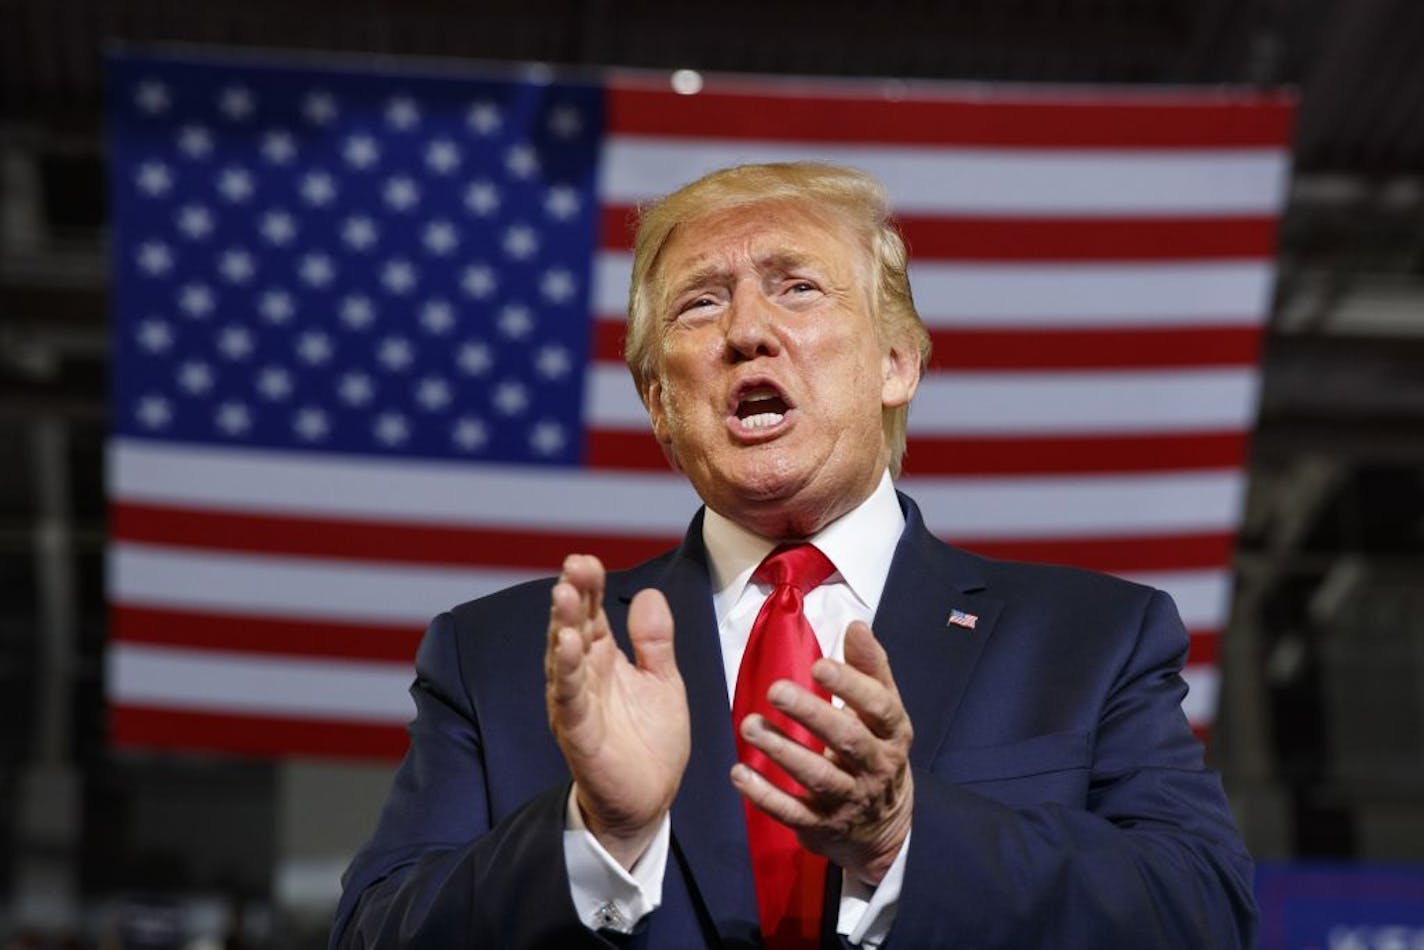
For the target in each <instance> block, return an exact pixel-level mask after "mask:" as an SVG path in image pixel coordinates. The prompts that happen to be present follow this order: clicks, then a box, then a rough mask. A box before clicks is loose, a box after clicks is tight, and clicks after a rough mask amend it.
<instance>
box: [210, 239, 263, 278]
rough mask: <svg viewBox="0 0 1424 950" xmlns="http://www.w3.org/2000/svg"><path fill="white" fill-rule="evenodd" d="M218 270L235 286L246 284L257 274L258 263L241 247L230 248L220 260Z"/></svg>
mask: <svg viewBox="0 0 1424 950" xmlns="http://www.w3.org/2000/svg"><path fill="white" fill-rule="evenodd" d="M218 270H219V271H221V272H222V275H223V277H225V278H227V279H228V280H229V281H231V282H232V283H234V284H245V283H247V282H248V281H249V280H251V279H252V275H253V274H255V273H257V262H256V261H255V260H254V259H253V257H252V255H251V254H250V253H249V252H247V251H245V250H243V249H242V248H240V247H233V248H228V249H227V250H226V251H223V252H222V255H221V256H220V257H219V258H218Z"/></svg>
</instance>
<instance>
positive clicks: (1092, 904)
mask: <svg viewBox="0 0 1424 950" xmlns="http://www.w3.org/2000/svg"><path fill="white" fill-rule="evenodd" d="M901 504H902V506H903V507H904V509H905V514H906V520H907V525H906V528H905V533H904V535H903V537H902V538H901V541H900V544H899V547H898V548H897V550H896V553H895V559H894V561H893V564H892V566H891V570H890V575H889V580H888V582H887V584H886V587H885V591H884V594H883V595H882V597H881V602H880V608H879V611H878V613H877V614H876V618H875V624H874V630H875V634H876V636H877V637H878V638H879V640H880V641H881V643H882V644H884V646H885V649H886V650H887V651H888V653H889V656H890V664H891V668H892V670H893V671H894V675H895V679H896V682H897V684H898V686H899V688H900V693H901V695H902V697H903V699H904V702H905V705H906V708H907V709H908V711H909V714H910V718H911V721H912V723H913V724H914V728H915V738H914V744H913V748H912V749H911V753H910V760H911V764H912V767H913V769H914V776H915V805H914V815H913V833H912V837H911V840H910V848H909V854H908V856H907V863H906V867H905V878H904V885H903V890H902V892H901V895H900V904H899V909H898V913H897V916H896V920H895V924H894V927H893V928H892V930H891V933H890V938H889V942H888V944H887V946H888V947H899V948H904V947H909V948H920V947H938V946H946V947H948V946H954V947H1084V948H1104V947H1171V946H1181V947H1192V948H1201V947H1233V946H1238V945H1249V944H1250V942H1251V939H1252V931H1253V928H1254V918H1255V908H1254V904H1253V901H1252V897H1251V889H1250V887H1251V885H1250V881H1251V862H1250V859H1249V857H1248V856H1247V855H1246V853H1245V851H1244V849H1243V848H1242V845H1241V843H1240V840H1239V838H1238V836H1237V833H1236V830H1235V828H1234V826H1233V824H1232V821H1231V817H1230V815H1229V813H1228V811H1227V806H1226V801H1225V798H1224V796H1223V795H1222V791H1221V786H1220V783H1219V781H1218V779H1217V777H1216V776H1215V775H1214V774H1213V773H1211V772H1209V771H1207V770H1205V769H1204V767H1203V764H1202V751H1201V747H1200V745H1199V744H1198V742H1197V741H1196V739H1195V738H1194V737H1193V736H1192V733H1191V730H1190V728H1189V727H1188V725H1187V722H1186V719H1185V717H1184V716H1183V714H1182V711H1181V706H1180V704H1181V700H1182V697H1183V695H1184V694H1185V686H1184V685H1183V682H1182V680H1181V678H1180V677H1179V675H1178V672H1179V670H1180V668H1181V665H1182V663H1183V661H1184V659H1185V656H1186V649H1187V637H1186V634H1185V631H1184V630H1183V628H1182V623H1181V621H1180V619H1179V618H1178V616H1177V611H1176V609H1175V607H1174V606H1173V605H1172V602H1171V600H1170V599H1169V598H1168V597H1167V596H1166V595H1165V594H1163V593H1161V592H1160V591H1154V590H1152V589H1150V588H1147V587H1142V586H1140V585H1136V584H1131V583H1128V582H1125V581H1121V580H1117V579H1114V578H1110V577H1106V576H1103V575H1099V574H1093V573H1089V572H1085V571H1078V570H1072V569H1067V568H1055V567H1045V566H1040V565H1028V564H1016V563H1009V562H1001V561H993V560H988V559H985V558H980V557H977V556H974V555H971V554H968V553H966V552H963V551H959V550H957V549H954V548H951V547H949V546H947V545H945V544H943V543H942V542H940V541H939V540H937V539H936V538H934V537H933V536H932V535H931V534H930V533H929V532H928V531H927V530H926V529H925V527H924V524H923V522H922V521H921V518H920V515H919V511H918V510H917V509H916V508H915V506H914V504H913V503H912V502H911V501H910V500H909V499H908V498H905V497H904V496H901ZM701 522H702V519H701V515H699V516H698V517H697V518H696V519H694V521H693V523H692V526H691V528H690V529H689V531H688V534H687V538H686V540H685V541H684V542H683V544H682V546H681V547H679V548H678V549H677V550H675V551H672V552H669V553H668V554H666V555H663V556H662V557H659V558H657V559H655V560H653V561H649V562H648V563H646V564H643V565H641V566H639V567H635V568H633V569H631V570H627V571H616V572H612V573H611V574H610V575H609V581H608V587H607V594H606V600H605V608H606V610H607V612H608V617H609V620H610V622H611V624H612V626H613V629H614V630H615V631H616V633H617V636H618V637H619V639H620V640H621V642H622V643H623V646H624V648H625V650H626V649H627V638H626V629H625V622H626V619H627V608H628V602H629V600H630V599H631V597H632V595H633V594H634V593H636V592H637V591H639V590H641V589H642V588H645V587H656V588H658V589H660V590H661V591H663V593H664V594H666V595H667V598H668V601H669V603H670V604H671V605H672V612H673V616H674V617H675V619H676V625H677V629H676V650H677V661H678V666H679V668H680V669H681V671H682V675H683V677H684V679H685V681H686V683H687V698H688V704H689V707H690V710H691V717H692V758H691V762H690V764H689V765H688V769H687V773H686V775H685V776H684V778H683V781H682V786H681V788H680V790H679V792H678V796H677V800H676V802H675V803H674V805H673V808H672V849H671V854H670V856H669V859H668V869H667V874H666V878H665V882H664V887H663V904H662V906H661V907H660V908H659V909H658V910H657V911H655V912H654V913H652V914H651V915H649V917H648V918H646V919H645V922H644V925H643V926H642V927H641V928H640V929H639V932H638V933H637V934H635V936H634V937H633V938H632V939H631V941H630V940H627V939H622V940H619V942H621V943H625V944H626V943H629V942H631V943H634V944H637V945H642V946H648V947H679V948H680V947H700V946H731V947H738V946H740V947H751V946H757V945H759V938H758V931H757V923H756V921H757V912H756V893H755V890H754V888H753V885H752V879H751V871H750V867H749V861H748V857H747V844H746V831H745V826H744V823H743V818H742V805H741V801H740V799H739V797H738V796H737V794H736V792H735V791H734V790H733V788H732V786H731V784H730V781H729V779H728V777H727V773H728V770H729V769H730V767H731V765H732V763H733V759H734V751H733V750H734V745H733V735H732V723H731V715H730V712H729V708H728V701H727V691H726V685H725V678H724V674H723V665H722V656H721V648H720V646H719V643H718V637H717V631H716V622H715V619H714V616H713V609H712V599H711V591H710V587H709V581H708V577H709V574H708V568H707V563H706V553H705V551H704V549H703V546H702V523H701ZM551 585H552V581H550V580H544V581H538V582H533V583H528V584H523V585H520V586H518V587H514V588H511V589H509V590H506V591H503V592H501V593H498V594H495V595H492V596H489V597H484V598H481V599H480V600H476V601H473V602H470V603H467V604H464V605H462V606H460V607H457V608H455V609H454V610H453V611H451V612H450V613H446V614H442V615H441V616H439V617H437V618H436V619H435V621H434V622H433V623H432V624H431V626H430V629H429V631H428V632H427V634H426V636H425V639H424V641H423V642H422V644H421V647H420V651H419V655H418V656H417V658H416V681H415V685H414V686H413V687H412V692H413V694H414V696H415V701H416V708H417V714H416V719H415V721H414V723H413V724H412V725H411V727H410V734H411V744H410V750H409V752H408V753H407V754H406V757H405V760H404V762H403V763H402V764H401V766H400V769H399V771H398V772H397V774H396V778H395V783H394V787H393V789H392V791H391V796H390V800H389V801H388V802H387V804H386V806H385V810H384V812H383V813H382V815H381V819H380V824H379V826H378V828H377V830H376V833H375V835H374V837H373V838H372V840H371V841H370V842H369V843H368V844H367V845H366V846H365V848H364V849H363V850H362V851H361V852H360V853H359V854H358V855H357V857H356V858H355V860H354V861H353V862H352V864H351V867H350V868H349V869H348V871H347V873H346V875H345V877H344V879H343V884H344V894H343V897H342V900H341V905H340V908H339V910H338V912H337V919H336V924H335V927H334V929H333V933H332V941H331V942H332V946H333V947H338V946H340V947H377V946H380V947H394V946H410V947H460V948H467V947H486V946H489V947H495V946H498V947H515V946H550V947H577V946H601V945H604V946H606V945H607V940H606V939H605V937H604V936H602V935H600V934H595V933H593V932H590V931H588V930H587V929H586V928H584V927H583V926H582V925H581V924H580V922H579V920H578V917H577V915H576V914H575V912H574V909H573V905H572V901H571V900H570V898H569V885H568V879H567V875H566V872H565V866H564V860H563V841H562V834H563V828H564V805H565V800H566V797H567V793H568V788H569V775H568V771H567V769H566V767H565V765H564V761H563V758H562V757H561V755H560V753H559V750H558V747H557V746H556V745H555V743H554V741H553V739H552V737H551V736H550V734H549V729H548V725H547V719H546V715H545V709H544V672H543V660H544V643H545V628H546V625H547V622H548V612H549V590H550V587H551ZM956 609H957V610H962V611H964V612H966V613H968V614H972V615H974V616H975V617H977V618H978V620H977V623H976V624H975V626H974V628H973V629H972V630H971V629H965V628H964V627H962V626H958V625H950V624H947V622H946V621H947V618H948V617H949V614H950V612H951V611H952V610H956ZM833 871H834V869H833ZM828 879H829V880H830V882H831V884H832V885H833V886H832V887H831V889H830V894H829V896H828V898H827V905H828V908H830V907H834V906H835V905H836V903H837V902H838V899H839V898H838V891H837V887H836V885H838V882H839V873H832V874H831V875H829V876H828ZM829 917H830V915H829V914H828V919H829ZM828 929H829V928H828ZM615 939H617V938H615ZM827 943H828V944H829V945H834V944H835V938H834V937H833V936H832V937H829V938H828V940H827Z"/></svg>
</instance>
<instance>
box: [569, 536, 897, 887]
mask: <svg viewBox="0 0 1424 950" xmlns="http://www.w3.org/2000/svg"><path fill="white" fill-rule="evenodd" d="M604 578H605V574H604V569H603V565H602V564H601V563H600V562H599V560H598V559H597V558H595V557H592V556H589V555H579V554H575V555H570V556H569V557H568V558H566V559H565V561H564V565H563V570H562V572H561V573H560V575H559V580H558V582H557V583H556V584H555V585H554V589H553V593H552V596H551V606H550V611H549V631H548V647H547V651H546V653H545V661H544V666H545V670H544V672H545V681H546V684H545V699H546V705H547V708H548V714H549V727H550V729H551V730H552V731H553V733H554V738H555V739H556V741H557V742H558V744H559V748H560V749H561V750H562V751H563V755H564V759H565V761H566V762H567V763H568V766H569V771H570V772H571V774H572V775H573V777H574V782H575V785H576V788H577V794H578V804H579V808H580V810H581V812H582V814H583V817H584V820H585V822H586V823H587V825H588V828H589V830H590V831H591V832H592V833H593V834H594V836H595V837H597V838H598V840H599V843H600V844H602V845H603V847H604V848H605V849H606V850H607V851H608V852H609V854H611V855H612V856H613V857H614V859H616V860H617V861H619V862H620V863H621V864H622V865H623V866H624V867H632V865H633V864H634V863H635V862H636V861H637V859H638V858H639V857H640V856H641V855H642V853H643V851H644V850H646V849H647V847H648V845H649V844H650V843H651V841H652V839H653V837H654V835H655V834H656V833H657V830H658V827H659V825H660V824H661V822H662V820H663V816H664V815H666V814H667V811H668V809H669V808H670V807H671V806H672V802H673V799H674V798H675V797H676V795H677V789H678V786H679V784H680V783H681V781H682V775H683V771H684V770H685V769H686V767H687V760H688V755H689V753H690V745H691V740H690V732H689V725H688V711H687V693H686V690H685V689H684V687H683V683H682V675H681V674H680V673H679V672H678V669H677V663H676V659H675V656H674V652H673V627H674V624H673V617H672V612H671V610H670V609H669V608H668V604H667V600H666V598H664V597H663V595H662V594H661V593H660V592H658V591H656V590H643V591H640V592H639V593H638V594H637V596H635V597H634V598H633V602H632V604H631V605H630V606H629V611H628V636H629V639H630V640H631V641H632V644H633V654H634V656H633V661H631V662H630V661H629V660H628V658H627V657H626V656H625V655H624V654H623V652H622V651H621V650H620V649H619V648H618V645H617V643H615V642H614V640H613V636H612V631H611V630H610V629H609V626H608V618H607V616H606V615H605V613H604V611H603V589H604ZM811 673H812V676H813V677H814V678H815V680H816V682H817V683H819V684H820V685H821V686H823V687H825V688H826V689H827V690H828V691H829V692H831V693H832V694H834V695H836V696H839V697H840V699H841V700H842V702H843V703H844V706H842V707H841V708H837V707H835V706H834V705H832V704H831V703H828V702H826V701H825V700H822V699H821V698H820V697H818V696H816V695H815V694H813V693H811V692H809V691H807V690H805V689H802V688H801V687H799V686H796V685H795V684H793V683H790V682H787V681H784V680H783V681H779V682H777V683H776V684H774V685H773V686H772V688H771V690H770V692H769V694H768V700H769V702H770V703H771V704H772V705H773V706H774V707H776V708H777V709H778V710H780V711H781V712H783V713H785V714H786V715H787V716H788V717H789V718H791V719H794V720H796V721H797V722H799V723H801V724H802V725H804V726H805V727H806V728H807V729H809V730H810V731H811V732H812V733H813V734H815V735H816V736H817V737H819V738H820V739H821V740H822V741H823V742H824V743H825V744H826V751H825V753H824V754H820V753H816V752H812V751H811V750H809V749H807V748H805V747H804V746H802V745H800V744H798V743H796V742H794V741H792V740H790V739H788V738H787V737H786V736H785V735H783V734H782V733H781V732H780V731H779V730H778V729H776V727H775V726H773V725H772V724H771V723H769V722H767V721H766V720H765V719H764V718H763V717H761V716H759V715H755V714H753V715H750V716H747V717H746V719H744V720H743V721H742V722H741V723H740V724H738V728H739V729H740V730H741V735H742V737H743V738H745V739H746V740H747V741H748V742H750V743H751V744H752V745H754V746H756V747H757V748H759V749H761V750H762V751H763V752H765V753H766V755H767V757H768V758H769V759H771V760H772V761H773V762H775V763H776V764H777V765H778V766H780V767H781V768H783V769H785V771H786V772H787V774H788V775H790V776H791V777H792V778H793V779H795V780H796V781H797V782H798V783H800V784H801V786H802V787H803V788H804V789H805V792H804V793H803V794H800V795H790V794H788V793H786V792H784V791H782V790H780V789H778V788H777V787H776V786H774V785H773V784H772V783H771V782H769V781H767V780H766V779H765V778H763V777H762V776H760V775H759V774H757V773H756V772H755V771H754V770H752V769H751V768H749V767H747V766H746V765H743V764H741V763H738V764H736V765H734V766H733V767H732V771H731V780H732V783H733V785H735V786H736V788H737V790H738V791H739V792H741V794H742V795H744V796H745V797H746V798H747V799H748V800H749V801H751V802H752V804H754V805H755V806H756V807H757V808H759V809H761V810H762V811H764V812H766V813H767V814H768V815H770V816H771V817H773V818H775V819H776V820H777V821H780V822H781V823H783V824H785V825H787V826H788V827H790V828H792V829H793V830H794V831H795V832H796V833H797V837H798V839H799V840H800V841H801V844H802V845H803V846H804V847H806V848H807V849H808V850H811V851H814V852H817V853H820V854H822V855H825V856H826V858H828V859H829V860H830V861H832V862H834V863H835V864H838V865H840V866H841V867H842V868H844V869H845V870H846V871H847V872H849V873H851V874H853V875H855V876H857V877H859V878H860V879H861V880H863V881H865V882H866V883H868V884H872V885H875V884H878V883H879V882H880V880H881V878H883V877H884V875H885V872H886V871H887V870H889V868H890V865H891V864H892V863H893V861H894V859H895V856H896V854H898V853H899V850H900V847H901V846H902V844H903V843H904V841H905V838H906V836H907V835H908V834H909V830H910V812H911V807H912V804H913V800H914V786H913V779H912V778H911V772H910V768H909V752H910V741H911V738H912V736H913V730H912V727H911V724H910V719H909V716H908V715H907V714H906V712H905V707H904V704H903V703H902V702H901V700H900V694H899V692H898V691H897V690H896V688H895V681H894V678H893V677H892V675H891V671H890V665H889V662H888V660H887V658H886V655H885V651H884V649H883V648H882V647H881V646H880V644H879V643H878V642H877V641H876V639H875V637H874V635H873V634H872V633H871V632H870V628H869V627H868V626H866V625H865V624H863V623H860V622H855V623H852V624H851V625H850V627H849V628H848V629H847V630H846V638H845V662H844V663H840V662H837V661H835V660H830V659H826V658H822V659H820V660H817V661H816V664H815V665H814V666H813V667H812V670H811Z"/></svg>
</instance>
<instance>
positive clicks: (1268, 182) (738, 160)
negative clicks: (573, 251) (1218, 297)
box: [599, 135, 1289, 217]
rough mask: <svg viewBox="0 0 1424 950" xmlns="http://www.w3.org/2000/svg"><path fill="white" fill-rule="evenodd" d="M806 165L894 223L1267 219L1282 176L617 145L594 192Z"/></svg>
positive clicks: (1281, 162)
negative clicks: (827, 169) (863, 178)
mask: <svg viewBox="0 0 1424 950" xmlns="http://www.w3.org/2000/svg"><path fill="white" fill-rule="evenodd" d="M807 159H811V160H816V161H827V162H835V163H837V164H841V165H850V166H853V167H855V168H860V169H864V170H865V171H868V172H870V173H871V174H872V175H874V176H875V177H877V178H879V179H880V180H881V181H882V182H884V183H885V187H886V188H887V189H888V190H889V193H890V201H891V204H892V205H893V206H894V207H895V210H896V211H897V212H899V213H901V214H927V213H928V214H934V213H939V214H1001V215H1006V216H1012V215H1018V216H1028V215H1032V216H1050V215H1059V216H1070V215H1071V216H1079V215H1081V216H1091V217H1107V216H1110V215H1123V214H1134V215H1164V216H1165V215H1203V216H1204V215H1231V214H1241V215H1247V214H1272V215H1273V214H1275V213H1277V211H1278V210H1279V208H1278V206H1279V203H1280V199H1281V195H1282V194H1283V192H1284V187H1285V181H1286V173H1287V171H1288V169H1289V164H1288V156H1287V153H1286V152H1285V151H1284V150H1282V149H1279V148H1240V149H1181V150H1173V151H1164V150H1149V149H1142V150H1133V149H1027V148H970V147H962V148H935V147H924V146H899V147H896V146H889V145H837V144H822V143H810V142H807V143H799V142H798V143H778V142H761V141H746V142H730V141H727V140H720V139H686V138H667V137H660V136H631V135H615V136H613V137H611V138H610V139H609V140H608V142H607V143H606V144H605V146H604V153H603V158H602V161H601V162H600V164H599V179H600V180H599V192H600V195H601V198H602V200H603V201H604V202H611V203H614V204H620V205H621V204H627V205H632V204H637V203H639V202H643V201H647V200H649V199H652V198H658V197H661V196H663V195H665V194H667V193H668V192H670V191H673V190H674V189H676V188H678V187H680V186H682V185H685V184H687V183H688V182H690V181H692V180H694V179H696V178H699V177H701V176H702V175H705V174H707V173H708V172H711V171H715V170H717V169H719V168H725V167H727V166H728V165H740V164H746V163H752V162H790V161H801V160H807Z"/></svg>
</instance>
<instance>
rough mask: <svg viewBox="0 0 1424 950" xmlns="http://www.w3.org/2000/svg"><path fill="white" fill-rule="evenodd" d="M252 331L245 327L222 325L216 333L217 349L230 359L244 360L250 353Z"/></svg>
mask: <svg viewBox="0 0 1424 950" xmlns="http://www.w3.org/2000/svg"><path fill="white" fill-rule="evenodd" d="M253 345H254V344H253V342H252V331H251V330H249V329H247V328H246V327H239V326H231V327H224V328H223V331H222V332H221V333H219V334H218V349H219V350H220V351H222V355H223V356H226V357H227V358H228V359H230V360H245V359H247V358H248V357H249V356H251V355H252V348H253Z"/></svg>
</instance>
